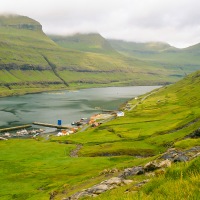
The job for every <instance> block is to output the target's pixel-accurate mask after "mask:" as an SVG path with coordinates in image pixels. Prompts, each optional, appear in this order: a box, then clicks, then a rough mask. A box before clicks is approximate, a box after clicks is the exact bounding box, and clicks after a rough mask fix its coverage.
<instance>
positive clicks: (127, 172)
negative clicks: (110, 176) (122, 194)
mask: <svg viewBox="0 0 200 200" xmlns="http://www.w3.org/2000/svg"><path fill="white" fill-rule="evenodd" d="M139 174H144V168H143V167H142V166H137V167H133V168H127V169H125V170H124V171H123V172H122V174H120V175H119V177H122V178H125V177H127V176H133V175H139Z"/></svg>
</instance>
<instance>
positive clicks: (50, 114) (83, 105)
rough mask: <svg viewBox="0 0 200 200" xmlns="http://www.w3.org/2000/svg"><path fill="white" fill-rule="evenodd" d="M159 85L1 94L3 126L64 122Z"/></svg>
mask: <svg viewBox="0 0 200 200" xmlns="http://www.w3.org/2000/svg"><path fill="white" fill-rule="evenodd" d="M155 88H158V87H157V86H134V87H107V88H92V89H83V90H79V91H75V92H72V91H59V92H50V93H47V92H46V93H39V94H28V95H23V96H14V97H5V98H0V128H3V127H10V126H16V125H22V124H27V123H32V122H34V121H37V122H45V123H52V124H57V121H58V119H60V120H62V123H63V124H70V123H71V122H72V121H76V120H79V119H80V118H82V117H89V116H91V115H92V114H95V113H99V112H100V110H101V109H109V110H116V109H118V108H119V106H120V105H121V104H122V103H124V102H125V101H127V100H128V99H131V98H134V97H136V96H138V95H141V94H144V93H146V92H149V91H151V90H153V89H155Z"/></svg>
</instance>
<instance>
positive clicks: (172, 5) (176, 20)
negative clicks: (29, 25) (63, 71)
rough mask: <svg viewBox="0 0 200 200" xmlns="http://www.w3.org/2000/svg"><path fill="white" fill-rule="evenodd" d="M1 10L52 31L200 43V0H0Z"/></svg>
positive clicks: (180, 44) (178, 42)
mask: <svg viewBox="0 0 200 200" xmlns="http://www.w3.org/2000/svg"><path fill="white" fill-rule="evenodd" d="M0 13H1V14H7V13H13V14H19V15H25V16H28V17H30V18H33V19H35V20H37V21H39V22H40V23H41V24H42V26H43V30H44V32H45V33H51V34H52V33H53V34H62V35H66V34H73V33H77V32H80V33H88V32H98V33H100V34H101V35H102V36H103V37H105V38H114V39H123V40H128V41H136V42H147V41H163V42H168V43H170V44H171V45H174V46H176V47H186V46H190V45H193V44H196V43H200V0H0Z"/></svg>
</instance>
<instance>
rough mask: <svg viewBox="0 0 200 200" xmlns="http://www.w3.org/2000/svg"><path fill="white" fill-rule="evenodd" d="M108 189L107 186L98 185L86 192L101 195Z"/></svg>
mask: <svg viewBox="0 0 200 200" xmlns="http://www.w3.org/2000/svg"><path fill="white" fill-rule="evenodd" d="M108 189H109V187H108V185H106V184H99V185H96V186H93V187H92V188H90V189H88V190H86V191H87V192H89V193H92V194H101V193H103V192H105V191H107V190H108Z"/></svg>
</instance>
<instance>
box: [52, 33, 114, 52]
mask: <svg viewBox="0 0 200 200" xmlns="http://www.w3.org/2000/svg"><path fill="white" fill-rule="evenodd" d="M48 36H49V37H50V38H51V39H52V40H53V41H54V42H55V43H57V44H58V45H60V46H62V47H64V48H67V49H76V50H79V51H84V52H93V53H102V54H117V51H116V50H114V49H113V48H112V47H111V45H110V43H109V42H108V41H107V40H106V39H105V38H103V37H102V36H101V35H100V34H98V33H88V34H80V33H77V34H75V35H70V36H59V35H48Z"/></svg>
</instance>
